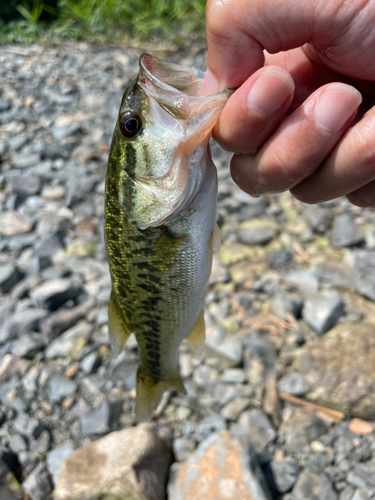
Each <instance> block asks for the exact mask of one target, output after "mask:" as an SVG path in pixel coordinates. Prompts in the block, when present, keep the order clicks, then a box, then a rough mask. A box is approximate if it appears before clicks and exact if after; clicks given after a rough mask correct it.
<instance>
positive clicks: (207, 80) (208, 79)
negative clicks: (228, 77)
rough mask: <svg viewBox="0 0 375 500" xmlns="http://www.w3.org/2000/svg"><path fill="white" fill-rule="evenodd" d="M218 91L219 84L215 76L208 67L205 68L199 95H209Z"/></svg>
mask: <svg viewBox="0 0 375 500" xmlns="http://www.w3.org/2000/svg"><path fill="white" fill-rule="evenodd" d="M217 92H219V84H218V81H217V78H216V77H215V75H214V74H213V73H211V71H210V70H209V69H207V71H206V74H205V75H204V78H203V83H202V87H201V90H200V95H210V94H216V93H217Z"/></svg>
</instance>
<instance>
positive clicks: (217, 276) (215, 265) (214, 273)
mask: <svg viewBox="0 0 375 500" xmlns="http://www.w3.org/2000/svg"><path fill="white" fill-rule="evenodd" d="M228 281H230V274H229V272H228V270H227V268H226V267H225V266H224V264H223V263H222V262H221V261H220V259H219V257H218V256H217V255H215V254H214V255H213V258H212V269H211V276H210V283H211V284H215V283H227V282H228Z"/></svg>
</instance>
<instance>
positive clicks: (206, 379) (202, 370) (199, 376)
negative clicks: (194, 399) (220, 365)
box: [193, 365, 219, 388]
mask: <svg viewBox="0 0 375 500" xmlns="http://www.w3.org/2000/svg"><path fill="white" fill-rule="evenodd" d="M218 378H219V374H218V372H217V370H215V369H214V368H211V367H210V366H207V365H198V366H197V368H196V369H195V370H194V372H193V381H194V383H195V384H196V385H197V386H198V387H201V388H206V387H207V386H208V385H209V384H212V383H214V382H216V381H217V380H218Z"/></svg>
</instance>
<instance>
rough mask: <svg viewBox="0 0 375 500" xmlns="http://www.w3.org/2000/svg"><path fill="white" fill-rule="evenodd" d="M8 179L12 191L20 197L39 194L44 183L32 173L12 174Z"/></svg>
mask: <svg viewBox="0 0 375 500" xmlns="http://www.w3.org/2000/svg"><path fill="white" fill-rule="evenodd" d="M7 181H8V184H9V187H10V190H11V192H12V193H14V194H16V195H18V196H20V197H27V196H32V195H34V194H38V193H39V191H40V189H41V185H42V184H41V181H40V179H39V178H38V177H34V176H31V175H28V176H23V175H12V176H11V177H9V178H8V179H7Z"/></svg>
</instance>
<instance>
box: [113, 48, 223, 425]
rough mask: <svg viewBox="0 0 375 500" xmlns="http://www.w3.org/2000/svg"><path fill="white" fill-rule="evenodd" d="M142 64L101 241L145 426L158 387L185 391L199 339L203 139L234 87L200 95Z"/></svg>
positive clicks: (189, 72) (209, 180)
mask: <svg viewBox="0 0 375 500" xmlns="http://www.w3.org/2000/svg"><path fill="white" fill-rule="evenodd" d="M139 65H140V70H139V74H138V77H137V78H136V80H135V81H134V82H133V83H132V84H131V85H130V87H129V88H128V89H127V90H126V91H125V93H124V96H123V98H122V101H121V106H120V111H119V115H118V119H117V123H116V126H115V130H114V134H113V140H112V146H111V151H110V154H109V160H108V170H107V177H106V189H105V240H106V247H107V253H108V260H109V267H110V272H111V278H112V293H111V297H110V302H109V309H108V329H109V335H110V340H111V344H112V347H113V349H114V351H115V352H116V353H119V352H120V351H121V350H122V349H123V348H124V346H125V344H126V342H127V339H128V337H129V335H130V334H131V333H134V334H135V336H136V339H137V343H138V348H139V352H140V358H141V363H140V367H139V369H138V374H137V397H136V414H137V420H138V421H143V420H147V419H148V418H149V417H150V416H151V415H152V413H153V411H154V410H155V409H156V407H157V405H158V403H159V401H160V399H161V396H162V394H163V392H164V391H167V390H176V391H179V392H185V389H184V386H183V384H182V381H181V378H180V374H179V366H178V348H179V345H180V344H181V342H182V341H183V340H184V339H187V340H188V341H189V342H190V343H191V344H192V345H193V347H194V348H196V349H199V347H200V346H201V345H203V343H204V319H203V302H204V297H205V293H206V287H207V283H208V279H209V276H210V272H211V261H212V251H213V247H214V246H215V245H216V243H217V241H215V240H217V239H218V235H217V234H216V230H215V217H216V196H217V178H216V169H215V167H214V164H213V163H212V160H211V157H210V154H209V150H208V140H209V137H210V135H211V132H212V128H213V127H214V125H215V123H216V121H217V119H218V117H219V114H220V111H221V109H222V108H223V106H224V104H225V102H226V101H227V99H228V97H229V95H230V91H225V92H222V93H220V94H214V95H211V96H207V97H200V96H199V90H200V87H201V83H202V76H203V75H201V74H200V72H198V71H197V70H195V69H193V68H187V67H185V66H180V65H177V64H169V63H164V62H162V61H160V60H159V59H156V58H155V57H152V56H150V55H148V54H143V55H142V56H141V57H140V61H139Z"/></svg>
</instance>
